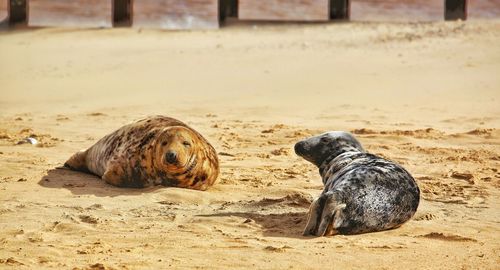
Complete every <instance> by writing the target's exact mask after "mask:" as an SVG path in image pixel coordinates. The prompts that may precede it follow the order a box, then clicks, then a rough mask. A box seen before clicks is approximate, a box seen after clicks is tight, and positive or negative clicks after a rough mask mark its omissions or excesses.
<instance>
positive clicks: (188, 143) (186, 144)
mask: <svg viewBox="0 0 500 270" xmlns="http://www.w3.org/2000/svg"><path fill="white" fill-rule="evenodd" d="M182 145H184V146H186V147H189V146H191V143H190V142H188V141H183V142H182Z"/></svg>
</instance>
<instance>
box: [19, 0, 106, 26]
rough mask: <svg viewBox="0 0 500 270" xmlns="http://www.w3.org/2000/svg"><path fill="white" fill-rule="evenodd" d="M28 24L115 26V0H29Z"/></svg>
mask: <svg viewBox="0 0 500 270" xmlns="http://www.w3.org/2000/svg"><path fill="white" fill-rule="evenodd" d="M28 25H29V26H59V27H61V26H66V27H113V0H29V5H28Z"/></svg>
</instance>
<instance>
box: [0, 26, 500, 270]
mask: <svg viewBox="0 0 500 270" xmlns="http://www.w3.org/2000/svg"><path fill="white" fill-rule="evenodd" d="M498 44H500V21H498V20H497V21H474V22H473V21H471V22H467V23H463V22H452V23H443V22H440V23H424V24H408V23H394V24H387V23H345V24H343V23H340V24H313V25H281V24H275V25H267V24H257V25H244V24H236V25H232V26H231V27H228V28H224V29H222V30H220V31H211V32H196V31H195V32H161V31H146V30H144V31H141V30H132V29H112V30H63V29H36V30H22V29H21V30H17V31H11V32H1V33H0V201H1V204H0V268H12V269H41V268H61V269H72V268H78V269H82V268H92V267H93V268H109V269H141V268H146V269H159V268H167V267H171V268H179V269H185V268H202V269H216V268H228V269H248V268H250V269H288V268H290V269H332V268H335V269H498V265H500V259H499V255H498V254H500V239H499V238H500V237H499V236H500V232H499V226H500V224H499V222H500V212H499V211H500V204H499V203H500V197H499V195H500V192H499V188H500V172H499V171H498V170H499V169H500V166H499V165H500V75H499V74H500V46H499V45H498ZM153 114H164V115H168V116H173V117H176V118H179V119H181V120H184V121H186V122H187V123H189V124H191V125H192V126H193V127H195V128H196V129H198V130H199V131H200V132H202V133H203V134H204V135H205V136H206V137H207V138H208V139H209V140H210V141H211V142H212V143H213V144H214V146H215V147H216V149H217V150H218V152H219V153H220V159H221V175H220V178H219V180H218V183H217V184H216V185H215V186H214V187H213V188H211V189H210V190H209V191H206V192H198V191H190V190H185V189H176V188H150V189H141V190H134V189H120V188H115V187H112V186H109V185H106V184H105V183H103V182H102V181H101V180H100V179H98V178H96V177H94V176H91V175H86V174H82V173H77V172H71V171H66V170H57V169H55V168H56V167H57V166H59V165H61V164H62V163H63V162H64V161H65V160H66V159H67V158H68V157H69V156H70V155H71V154H72V153H74V152H75V151H77V150H79V149H82V148H86V147H88V146H90V145H92V144H93V143H94V142H95V141H96V140H97V139H99V138H100V137H101V136H103V135H105V134H107V133H109V132H111V131H113V130H115V129H116V128H118V127H120V126H121V125H123V124H125V123H128V122H129V121H132V120H134V119H138V118H140V117H143V116H145V115H153ZM328 130H348V131H353V132H355V133H356V134H358V136H359V138H360V140H361V142H362V143H363V144H364V145H365V146H366V148H367V149H368V150H369V151H371V152H373V153H376V154H380V155H382V156H384V157H387V158H389V159H392V160H395V161H397V162H399V163H401V164H403V165H404V166H405V167H406V168H407V169H408V170H409V171H410V172H412V174H413V175H414V177H415V178H416V179H417V181H418V184H419V186H420V188H421V191H422V200H421V204H420V207H419V209H418V212H417V214H416V216H415V217H414V218H413V219H412V220H411V221H409V222H408V223H407V224H405V225H404V226H402V227H401V228H399V229H396V230H391V231H386V232H380V233H372V234H364V235H357V236H334V237H328V238H325V237H323V238H304V237H302V236H301V231H302V228H303V226H304V223H305V217H306V212H307V209H308V206H309V204H310V202H311V200H312V199H313V198H315V197H316V196H317V195H318V194H319V193H320V191H321V188H322V186H321V180H320V177H319V174H318V172H317V169H315V168H314V167H313V165H311V164H308V163H307V162H306V161H304V160H302V159H301V158H299V157H297V156H296V155H295V154H294V153H293V150H292V148H293V144H294V143H295V142H296V141H297V140H299V139H302V138H304V137H307V136H310V135H313V134H316V133H319V132H324V131H328ZM33 134H34V135H35V136H36V137H37V138H38V139H39V141H40V144H39V145H37V146H33V145H28V144H22V145H16V142H18V141H19V140H21V139H23V138H24V137H26V136H30V135H33Z"/></svg>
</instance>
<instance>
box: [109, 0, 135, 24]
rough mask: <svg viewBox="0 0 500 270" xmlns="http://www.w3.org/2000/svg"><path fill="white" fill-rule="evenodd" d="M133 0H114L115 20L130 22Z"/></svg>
mask: <svg viewBox="0 0 500 270" xmlns="http://www.w3.org/2000/svg"><path fill="white" fill-rule="evenodd" d="M130 1H131V0H114V1H113V21H114V22H115V23H116V22H124V21H128V22H130V7H131V4H132V3H131V2H130Z"/></svg>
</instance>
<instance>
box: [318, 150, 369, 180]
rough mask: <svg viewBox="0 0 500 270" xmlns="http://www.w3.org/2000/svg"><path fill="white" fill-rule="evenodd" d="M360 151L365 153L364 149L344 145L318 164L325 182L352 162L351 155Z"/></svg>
mask: <svg viewBox="0 0 500 270" xmlns="http://www.w3.org/2000/svg"><path fill="white" fill-rule="evenodd" d="M359 153H363V151H361V150H359V149H357V148H356V147H352V146H344V147H341V148H339V149H337V150H335V151H334V152H333V153H332V154H331V155H330V156H328V158H326V159H325V160H324V161H323V162H322V163H321V164H320V165H319V166H318V168H319V174H320V175H321V177H322V178H323V182H325V178H327V177H328V176H330V175H332V174H334V173H336V172H338V171H339V170H340V169H342V168H344V167H345V166H347V165H348V164H349V163H351V161H352V159H351V157H352V156H354V155H356V154H359Z"/></svg>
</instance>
